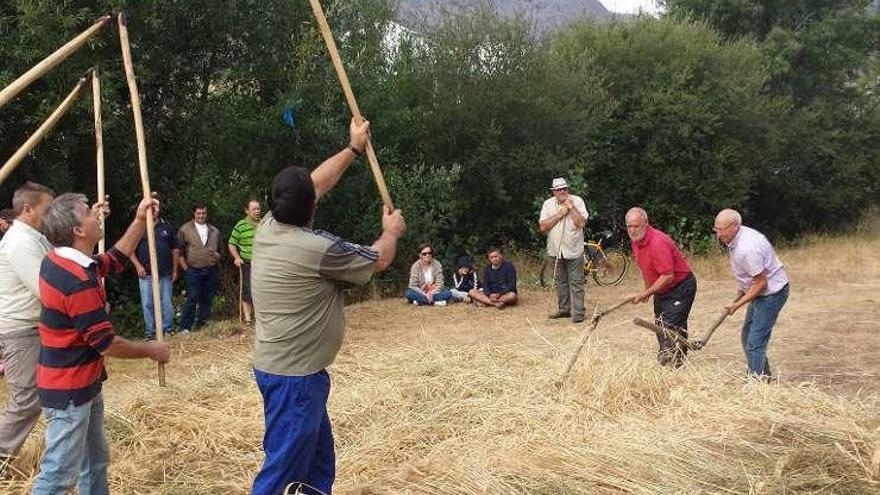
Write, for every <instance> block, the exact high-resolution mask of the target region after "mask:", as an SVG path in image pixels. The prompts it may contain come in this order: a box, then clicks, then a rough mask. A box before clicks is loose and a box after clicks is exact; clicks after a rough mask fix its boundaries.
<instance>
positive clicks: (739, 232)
mask: <svg viewBox="0 0 880 495" xmlns="http://www.w3.org/2000/svg"><path fill="white" fill-rule="evenodd" d="M712 230H713V231H714V232H715V235H716V236H717V237H718V240H719V241H721V242H722V243H724V245H726V246H727V247H728V248H730V267H731V269H732V270H733V276H734V278H735V279H736V283H737V285H738V286H739V291H740V296H739V298H738V299H737V300H736V301H735V302H734V303H733V304H730V305H728V306H726V309H727V312H728V314H733V313H735V312H736V310H738V309H739V308H741V307H743V306H745V305H746V304H748V305H749V309H748V310H747V311H746V319H745V321H744V322H743V327H742V339H741V341H742V347H743V352H745V355H746V362H747V364H748V367H749V373H750V374H751V375H754V376H759V377H761V378H763V379H765V380H767V379H769V378H770V377H771V376H772V373H771V371H770V361H769V360H768V359H767V346H768V345H769V344H770V334H771V333H772V331H773V325H775V324H776V318H777V317H778V316H779V313H780V312H781V311H782V307H783V306H785V302H786V301H787V300H788V275H787V274H786V273H785V269H784V268H783V266H782V262H781V261H779V257H778V256H776V251H774V250H773V246H772V245H771V244H770V241H768V240H767V238H766V237H764V234H762V233H760V232H758V231H757V230H755V229H753V228H750V227H746V226H745V225H743V224H742V217H741V216H740V214H739V212H737V211H736V210H730V209H728V210H721V212H720V213H718V216H716V217H715V226H714V227H713V228H712Z"/></svg>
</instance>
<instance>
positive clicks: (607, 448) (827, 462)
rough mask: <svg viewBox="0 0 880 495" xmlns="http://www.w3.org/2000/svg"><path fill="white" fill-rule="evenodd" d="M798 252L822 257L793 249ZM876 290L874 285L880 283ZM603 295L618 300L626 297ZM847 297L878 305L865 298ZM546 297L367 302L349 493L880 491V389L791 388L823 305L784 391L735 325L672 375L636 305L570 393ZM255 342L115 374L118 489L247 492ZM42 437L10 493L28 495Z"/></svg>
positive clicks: (350, 406)
mask: <svg viewBox="0 0 880 495" xmlns="http://www.w3.org/2000/svg"><path fill="white" fill-rule="evenodd" d="M877 247H878V244H877V243H868V244H867V245H865V246H862V248H861V249H864V251H865V252H876V248H877ZM805 249H813V248H805ZM797 256H804V257H809V256H808V255H807V254H803V252H801V251H799V252H797V253H790V255H789V257H797ZM848 256H849V255H848ZM823 266H824V265H823ZM813 276H818V275H816V274H814V273H813V272H809V273H808V272H805V271H801V272H798V273H795V277H793V278H796V279H797V278H799V279H801V280H806V279H807V278H808V277H813ZM872 277H873V278H872ZM877 279H880V275H877V274H876V273H875V274H874V275H870V274H869V275H863V276H862V277H861V278H860V281H861V282H862V283H865V284H868V286H871V287H873V286H875V285H876V284H877V283H878V280H877ZM844 282H845V281H844ZM701 283H703V285H702V286H701V291H702V292H701V295H700V296H699V297H698V303H700V304H701V307H700V309H699V310H696V311H695V318H694V327H695V328H702V327H705V326H706V324H707V322H708V321H710V320H711V318H712V317H713V316H714V310H715V306H717V305H718V304H720V303H721V302H722V301H724V299H726V298H727V297H728V296H729V294H728V293H729V285H730V282H729V280H717V281H713V280H711V277H703V279H701ZM842 283H843V282H842ZM847 283H848V282H847ZM796 287H798V286H796ZM631 288H632V287H629V289H631ZM798 288H800V287H798ZM722 289H723V290H722ZM589 290H590V292H589V294H590V297H591V300H598V299H601V301H602V302H604V303H606V304H607V303H608V302H611V301H613V300H614V298H615V297H618V296H619V294H620V293H623V292H625V291H627V290H628V288H627V287H621V288H613V289H597V288H593V287H591V288H590V289H589ZM842 290H854V291H855V293H856V294H858V295H863V294H862V292H863V291H864V288H863V287H859V288H855V289H847V288H846V286H839V287H838V288H837V292H839V291H842ZM837 295H840V294H837ZM547 297H550V296H549V295H548V294H545V293H541V292H526V293H525V294H524V304H523V305H522V306H520V307H517V308H511V309H509V310H505V311H496V310H491V309H482V310H480V309H476V308H473V307H465V306H463V305H454V306H451V307H448V308H414V307H412V306H411V305H404V304H403V303H400V302H397V301H382V302H378V303H364V304H359V305H355V306H353V307H351V308H349V309H348V318H349V321H350V325H349V327H350V334H349V338H348V342H347V343H346V345H345V346H344V347H343V351H342V352H341V353H340V355H339V357H338V359H337V361H336V363H335V364H334V366H333V367H332V369H331V374H332V377H333V390H332V392H331V401H330V413H331V417H332V420H333V422H334V433H335V436H336V443H337V469H338V473H337V484H336V487H335V488H336V492H337V493H358V494H385V493H417V494H462V493H486V494H490V493H491V494H494V493H538V494H564V493H584V494H592V493H599V494H606V493H607V494H619V493H633V494H654V493H689V494H690V493H754V494H758V493H767V494H771V493H772V494H775V493H840V494H864V493H880V417H878V414H877V411H878V408H877V400H876V398H877V396H876V393H875V392H876V390H877V387H876V386H874V387H873V388H872V387H867V389H866V390H867V391H861V392H859V393H852V394H846V393H844V394H839V393H837V391H835V389H833V388H828V387H822V386H820V385H819V384H818V383H817V382H815V381H810V380H799V379H798V380H795V379H792V378H791V377H792V376H802V375H803V373H800V372H799V369H798V366H801V364H798V363H799V362H798V361H796V360H795V359H794V357H795V356H794V351H792V353H791V355H789V354H787V353H788V351H786V350H785V349H787V347H786V345H788V344H785V339H786V338H789V336H790V335H791V333H792V332H800V337H801V339H802V340H804V339H809V338H812V337H813V336H814V334H815V333H816V332H817V331H818V330H817V329H816V328H811V327H809V326H808V325H805V324H804V323H803V322H802V321H801V320H799V319H798V318H800V316H799V315H801V314H805V313H807V312H808V310H809V309H813V310H816V307H818V306H817V305H818V304H820V300H821V298H822V295H821V294H813V293H811V292H803V293H801V294H800V296H799V297H800V298H801V300H800V301H799V302H798V304H803V305H804V306H803V307H802V306H798V304H793V305H792V308H789V309H790V310H791V311H790V312H789V313H788V314H787V318H788V319H783V320H781V322H780V326H781V328H780V337H779V338H780V339H781V340H782V343H781V344H780V345H779V348H778V349H774V348H773V347H771V359H778V361H776V362H779V363H780V366H779V368H780V369H781V370H782V373H781V374H782V379H781V380H780V381H779V382H777V383H774V384H769V385H768V384H762V383H758V382H753V381H749V380H746V379H745V378H744V375H743V372H742V366H743V365H742V362H741V361H742V358H741V356H740V355H737V352H736V342H737V339H738V336H737V335H736V334H737V330H736V325H737V324H736V322H733V323H731V324H730V326H729V327H726V328H722V329H720V330H719V332H718V334H717V336H716V337H714V338H713V344H712V346H714V347H712V348H709V347H707V350H706V351H705V352H704V353H694V354H693V355H692V359H691V360H690V361H689V363H688V365H687V366H686V367H685V368H683V369H680V370H678V371H674V372H673V371H669V370H666V369H662V368H659V367H658V366H657V365H656V363H655V362H654V359H653V352H654V347H655V344H654V343H653V342H652V340H651V337H650V335H648V334H646V333H645V332H644V331H643V330H639V329H633V328H632V326H631V325H629V324H628V321H629V318H631V316H632V315H635V314H638V315H642V316H645V315H646V312H649V311H650V309H649V307H647V306H638V307H636V306H633V307H628V308H627V309H626V310H622V311H624V313H623V314H621V315H617V314H615V317H614V318H610V317H609V319H608V320H607V321H606V322H604V323H603V324H602V325H600V327H599V329H598V330H597V332H596V333H595V335H594V336H593V337H592V338H591V340H590V341H589V343H588V345H587V349H586V350H585V353H584V355H583V356H582V357H581V359H580V361H579V362H578V365H577V366H576V367H575V372H574V373H573V374H572V376H571V377H570V379H569V381H568V382H567V384H566V386H565V387H563V389H562V390H561V391H557V390H556V388H555V387H554V382H555V381H556V379H558V378H559V375H560V373H561V372H562V369H563V366H564V363H565V360H566V358H567V357H568V355H569V353H570V352H571V351H572V350H573V349H574V347H575V345H576V342H577V341H578V339H579V337H580V333H579V332H580V331H581V330H582V329H583V328H584V327H583V326H580V327H572V326H571V325H570V324H568V323H565V322H546V320H544V315H543V313H544V311H545V310H546V306H547V305H546V298H547ZM841 297H842V296H841ZM866 297H867V296H866ZM810 298H813V299H810ZM710 301H711V304H710ZM859 301H861V300H859ZM808 304H812V306H811V307H809V308H808V307H807V305H808ZM859 304H861V302H859ZM856 309H857V308H856ZM856 309H854V311H855V310H856ZM874 309H876V307H875V308H874ZM865 311H866V312H868V311H869V310H865ZM871 311H872V310H871ZM627 312H628V313H627ZM855 318H857V319H860V320H859V321H862V320H864V318H866V317H865V316H864V315H858V316H856V317H855ZM872 321H873V324H876V323H877V322H876V318H875V319H874V320H872ZM857 327H858V328H859V329H861V328H862V327H861V326H857ZM846 328H849V327H846ZM866 328H868V329H872V330H873V329H876V328H878V327H876V326H870V325H869V326H867V327H866ZM821 330H822V331H825V332H831V331H832V330H827V331H826V330H824V329H821ZM859 331H861V330H859ZM827 335H828V334H827V333H826V334H823V335H822V337H823V338H824V337H826V336H827ZM875 335H876V334H875ZM251 338H252V336H251V335H250V334H249V333H248V332H245V333H241V332H240V329H239V326H238V325H237V323H236V324H232V323H219V324H217V325H214V326H213V327H211V328H209V329H207V330H206V331H204V332H202V333H201V334H197V335H194V336H191V337H188V338H182V337H174V338H173V339H172V340H173V342H174V347H175V353H174V358H175V361H174V362H173V363H172V364H171V365H170V366H169V367H168V376H169V383H170V386H169V387H167V388H163V389H160V388H159V387H158V386H156V383H155V367H154V366H153V365H151V364H149V363H145V362H123V361H119V360H114V361H113V362H112V363H111V369H110V372H111V378H110V381H109V382H108V383H107V386H106V393H105V396H106V402H107V421H106V423H107V430H108V432H109V438H110V442H111V450H112V455H113V464H112V468H111V484H112V490H113V492H114V493H124V494H140V493H145V494H146V493H165V494H208V493H212V494H213V493H228V494H239V493H240V494H243V493H249V489H250V483H251V480H252V478H253V475H254V474H255V473H256V471H257V470H258V469H259V466H260V463H261V461H262V453H261V451H260V444H261V440H262V434H263V423H262V409H261V401H260V397H259V394H258V392H257V390H256V387H255V385H254V382H253V374H252V371H251V360H250V351H251ZM816 338H819V337H816ZM715 339H717V340H715ZM840 345H841V352H839V353H838V354H837V355H835V356H831V357H827V359H832V360H838V361H841V362H844V361H846V360H847V359H848V354H847V352H846V351H847V350H851V351H852V352H851V354H852V355H856V354H857V353H858V352H859V351H860V349H859V348H856V347H853V346H852V343H846V342H842V343H841V344H840ZM846 346H850V347H846ZM792 349H794V348H792ZM721 350H724V351H730V352H731V353H732V354H733V355H734V356H732V357H728V356H727V354H725V353H723V352H720V351H721ZM798 352H799V351H798ZM865 352H868V351H865ZM832 362H833V361H832ZM792 363H794V364H792ZM874 365H875V366H876V362H874ZM876 370H877V368H876V367H875V368H870V369H869V368H865V369H861V370H860V372H862V373H865V375H866V376H876V375H873V374H874V373H876ZM874 380H875V381H876V378H874ZM846 390H849V388H847V389H846ZM39 428H40V429H39V431H38V432H37V433H35V434H34V435H32V437H31V438H30V439H29V441H28V443H27V445H26V446H25V449H24V451H23V453H22V456H21V458H19V459H17V460H16V461H15V463H14V465H13V467H14V468H15V471H14V472H13V473H12V477H11V479H7V480H4V481H2V482H0V492H2V493H22V492H26V491H27V490H28V489H29V488H30V484H31V482H32V479H33V476H34V474H35V471H36V469H37V464H38V458H39V454H40V449H41V443H42V440H41V438H42V426H40V427H39Z"/></svg>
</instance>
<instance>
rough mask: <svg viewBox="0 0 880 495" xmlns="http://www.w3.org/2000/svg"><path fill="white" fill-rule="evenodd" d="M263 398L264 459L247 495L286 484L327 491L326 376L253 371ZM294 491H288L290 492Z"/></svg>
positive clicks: (273, 491)
mask: <svg viewBox="0 0 880 495" xmlns="http://www.w3.org/2000/svg"><path fill="white" fill-rule="evenodd" d="M254 376H255V378H256V379H257V388H259V389H260V395H262V396H263V414H264V416H265V421H266V433H265V435H264V436H263V451H264V452H265V453H266V458H265V460H264V461H263V467H262V468H261V469H260V472H259V473H257V477H256V478H255V479H254V487H253V495H278V494H280V493H284V489H285V488H286V487H287V486H288V485H290V484H291V483H303V484H305V485H307V486H305V487H303V489H304V491H303V493H312V492H311V491H309V490H308V489H307V488H308V487H314V488H316V489H318V490H320V491H321V492H322V493H328V494H329V493H330V490H331V489H332V488H333V480H334V479H335V478H336V455H335V453H334V452H333V431H332V430H331V427H330V416H329V415H328V414H327V397H328V396H329V395H330V375H328V374H327V371H326V370H321V371H319V372H318V373H315V374H312V375H307V376H282V375H273V374H271V373H266V372H263V371H260V370H258V369H254ZM293 492H295V490H291V493H293Z"/></svg>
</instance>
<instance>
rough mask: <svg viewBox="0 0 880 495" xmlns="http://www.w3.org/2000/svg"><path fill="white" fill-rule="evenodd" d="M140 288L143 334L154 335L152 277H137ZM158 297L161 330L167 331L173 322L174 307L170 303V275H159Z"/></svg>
mask: <svg viewBox="0 0 880 495" xmlns="http://www.w3.org/2000/svg"><path fill="white" fill-rule="evenodd" d="M138 286H139V287H140V289H141V309H143V311H144V335H146V336H147V337H155V336H156V319H155V318H154V316H153V277H151V276H149V275H147V276H146V277H144V278H139V279H138ZM159 297H160V298H161V300H162V331H163V332H164V333H166V334H167V333H168V332H169V331H170V330H171V325H172V324H173V323H174V307H173V306H172V305H171V276H170V275H166V276H164V277H159Z"/></svg>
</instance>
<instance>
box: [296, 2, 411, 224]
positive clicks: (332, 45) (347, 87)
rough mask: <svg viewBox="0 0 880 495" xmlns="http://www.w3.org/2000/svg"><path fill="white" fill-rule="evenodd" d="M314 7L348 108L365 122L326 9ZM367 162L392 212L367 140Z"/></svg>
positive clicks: (376, 161) (392, 206)
mask: <svg viewBox="0 0 880 495" xmlns="http://www.w3.org/2000/svg"><path fill="white" fill-rule="evenodd" d="M309 3H310V4H311V5H312V11H313V12H314V13H315V19H317V21H318V27H319V29H320V30H321V36H323V37H324V43H325V44H326V45H327V51H329V52H330V59H331V60H332V61H333V68H334V69H336V76H337V77H338V78H339V84H340V85H341V86H342V92H343V93H345V101H346V102H348V108H349V110H350V111H351V116H352V117H354V119H355V122H358V123H360V122H363V121H364V117H363V116H362V115H361V111H360V108H359V107H358V104H357V100H355V98H354V92H353V91H352V90H351V83H349V82H348V74H346V72H345V67H344V66H343V65H342V58H341V57H340V56H339V50H338V49H337V48H336V41H335V40H334V39H333V32H332V31H330V25H329V24H327V17H325V16H324V9H322V8H321V3H320V2H319V1H318V0H309ZM366 152H367V160H368V161H369V162H370V169H371V170H372V172H373V180H375V181H376V187H378V188H379V195H380V196H381V197H382V203H384V204H385V206H388V207H389V208H391V209H392V210H393V209H394V203H392V202H391V194H389V193H388V186H386V185H385V177H384V176H383V175H382V169H381V168H379V159H378V158H377V157H376V151H375V150H374V149H373V143H372V142H371V141H370V140H367V149H366Z"/></svg>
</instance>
